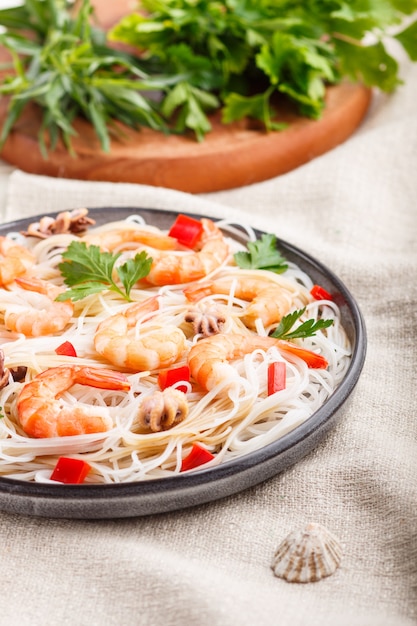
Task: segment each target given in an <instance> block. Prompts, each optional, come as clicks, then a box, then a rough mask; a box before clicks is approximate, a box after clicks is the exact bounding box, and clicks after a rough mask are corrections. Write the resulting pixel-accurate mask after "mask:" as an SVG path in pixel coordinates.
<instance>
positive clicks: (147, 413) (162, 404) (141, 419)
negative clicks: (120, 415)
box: [137, 387, 188, 432]
mask: <svg viewBox="0 0 417 626" xmlns="http://www.w3.org/2000/svg"><path fill="white" fill-rule="evenodd" d="M187 415H188V401H187V398H186V396H185V393H183V392H182V391H179V390H178V389H173V388H172V387H167V389H164V390H163V391H154V392H153V393H152V394H150V395H149V396H146V397H145V398H144V399H143V400H142V402H141V404H140V407H139V411H138V415H137V420H138V423H139V425H140V426H142V427H143V428H148V429H150V430H152V431H153V432H160V431H161V430H168V429H169V428H172V427H173V426H175V425H176V424H179V423H180V422H182V420H183V419H185V418H186V417H187Z"/></svg>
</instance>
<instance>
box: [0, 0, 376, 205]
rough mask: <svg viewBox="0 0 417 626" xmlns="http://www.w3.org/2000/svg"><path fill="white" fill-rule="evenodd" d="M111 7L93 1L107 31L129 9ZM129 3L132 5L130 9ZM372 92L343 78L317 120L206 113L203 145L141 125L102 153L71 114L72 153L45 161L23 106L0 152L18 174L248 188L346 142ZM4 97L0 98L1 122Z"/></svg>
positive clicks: (32, 111)
mask: <svg viewBox="0 0 417 626" xmlns="http://www.w3.org/2000/svg"><path fill="white" fill-rule="evenodd" d="M111 4H113V3H109V2H105V1H104V0H96V2H95V5H96V11H97V14H98V18H99V21H100V23H101V25H103V26H104V27H106V28H108V27H109V26H110V25H111V24H112V23H114V22H115V21H117V20H118V19H119V18H120V17H121V16H122V15H123V14H124V13H126V12H130V11H132V10H134V4H136V3H132V0H123V1H122V2H118V3H117V8H115V9H113V10H112V7H111ZM132 5H133V6H132ZM371 99H372V92H371V90H369V89H367V88H365V87H363V86H362V85H357V84H351V83H343V84H341V85H337V86H332V87H329V88H328V89H327V95H326V107H325V110H324V114H323V116H322V118H321V119H320V120H310V119H307V118H303V117H301V116H299V115H297V114H296V113H295V112H294V111H293V110H291V108H287V109H286V110H284V111H283V112H282V115H280V121H283V122H286V123H287V124H288V127H287V128H286V129H285V130H283V131H279V132H270V133H267V132H265V131H263V130H260V129H259V127H257V126H256V125H255V124H254V123H253V122H251V121H250V120H243V121H241V122H239V123H234V124H230V125H223V124H221V122H220V118H219V115H218V114H216V115H214V116H212V117H211V118H210V121H211V123H212V127H213V129H212V131H211V132H210V133H209V134H208V135H207V136H206V138H205V140H204V141H203V142H200V143H198V142H197V141H196V140H195V139H194V138H193V137H191V136H190V137H185V136H180V137H179V136H165V135H163V134H162V133H158V132H156V131H153V130H150V129H147V128H143V129H141V130H139V131H133V130H131V129H127V128H123V130H124V133H125V136H124V138H123V139H121V140H113V141H112V144H111V150H110V152H109V153H103V152H102V151H101V149H100V145H99V142H98V140H97V138H96V136H95V133H94V131H93V129H92V127H91V125H90V124H89V123H88V122H87V121H85V120H83V119H77V120H76V122H75V124H74V126H75V129H76V131H77V132H78V136H77V137H75V138H74V140H73V146H74V149H75V152H76V157H72V156H70V155H69V154H68V152H67V151H66V149H65V148H64V146H63V145H62V144H60V145H58V147H57V148H56V150H55V151H54V152H51V153H50V154H49V156H48V158H47V159H44V158H43V156H42V155H41V153H40V151H39V148H38V140H37V134H38V130H39V127H40V111H39V110H38V108H37V107H36V106H35V105H30V106H28V107H27V108H26V110H25V111H24V113H23V115H22V117H21V118H20V120H19V121H18V123H17V124H16V126H15V127H14V129H13V130H12V132H11V134H10V136H9V138H8V140H7V142H6V144H5V145H4V148H3V151H2V152H1V155H0V156H1V157H2V158H3V159H4V160H5V161H7V162H9V163H11V164H13V165H15V166H17V167H18V168H20V169H21V170H23V171H25V172H30V173H34V174H42V175H46V176H54V177H61V178H72V179H81V180H95V181H111V182H128V183H140V184H145V185H153V186H158V187H169V188H172V189H177V190H180V191H186V192H190V193H206V192H211V191H219V190H223V189H230V188H234V187H241V186H244V185H250V184H252V183H256V182H260V181H263V180H267V179H269V178H272V177H275V176H278V175H280V174H284V173H286V172H288V171H290V170H293V169H294V168H296V167H299V166H300V165H302V164H304V163H307V162H308V161H310V160H311V159H314V158H316V157H318V156H320V155H322V154H324V153H325V152H327V151H329V150H331V149H333V148H335V147H336V146H337V145H339V144H341V143H342V142H344V141H345V140H347V139H348V138H349V137H350V135H351V134H352V133H353V132H354V131H355V130H356V129H357V127H358V126H359V124H360V123H361V121H362V120H363V118H364V116H365V115H366V112H367V110H368V108H369V105H370V102H371ZM6 108H7V101H6V100H5V99H4V100H2V101H0V124H1V123H2V120H4V116H5V114H6Z"/></svg>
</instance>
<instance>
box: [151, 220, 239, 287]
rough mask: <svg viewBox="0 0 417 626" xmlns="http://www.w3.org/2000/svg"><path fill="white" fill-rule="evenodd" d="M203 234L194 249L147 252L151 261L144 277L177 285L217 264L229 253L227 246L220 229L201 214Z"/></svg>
mask: <svg viewBox="0 0 417 626" xmlns="http://www.w3.org/2000/svg"><path fill="white" fill-rule="evenodd" d="M201 222H202V224H203V235H202V237H201V240H200V249H199V250H198V251H192V252H191V251H190V252H188V251H185V252H184V251H182V252H181V253H172V252H171V253H170V252H159V253H154V252H151V253H150V255H151V256H152V259H153V263H152V266H151V271H150V272H149V274H148V276H147V277H146V281H147V282H148V283H151V284H152V285H160V286H161V285H178V284H181V283H189V282H191V281H193V280H199V279H200V278H204V276H207V275H208V274H210V272H212V271H213V270H215V269H216V268H217V267H219V266H220V265H221V264H222V263H223V262H224V261H225V260H226V259H227V257H228V255H229V246H228V244H227V242H226V240H225V239H224V237H223V234H222V232H221V230H220V229H219V228H218V226H216V224H214V222H212V221H211V220H209V219H206V218H203V219H202V220H201Z"/></svg>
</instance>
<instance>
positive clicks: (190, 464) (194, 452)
mask: <svg viewBox="0 0 417 626" xmlns="http://www.w3.org/2000/svg"><path fill="white" fill-rule="evenodd" d="M214 458H215V457H214V454H212V453H211V452H209V451H208V450H207V449H206V448H203V446H200V444H198V443H194V444H193V447H192V448H191V452H190V453H189V454H188V455H187V456H186V457H184V458H183V460H182V464H181V472H186V471H187V470H190V469H193V468H194V467H199V466H200V465H204V464H205V463H208V462H209V461H211V460H212V459H214Z"/></svg>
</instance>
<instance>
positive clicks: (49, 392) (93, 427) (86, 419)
mask: <svg viewBox="0 0 417 626" xmlns="http://www.w3.org/2000/svg"><path fill="white" fill-rule="evenodd" d="M76 383H78V384H80V385H90V386H91V387H98V388H99V389H114V390H117V391H128V390H129V388H130V384H129V381H128V380H127V378H126V376H125V375H124V374H121V373H119V372H112V371H110V370H106V369H100V368H93V367H84V366H81V365H73V366H66V365H62V366H60V367H52V368H50V369H47V370H45V371H44V372H42V373H41V374H38V375H37V376H35V378H34V379H33V380H32V381H30V382H29V383H26V384H25V385H24V386H23V388H22V390H21V392H20V394H19V397H18V399H17V414H18V417H19V421H20V424H21V426H22V428H23V430H24V431H25V433H26V434H28V435H29V436H30V437H37V438H41V437H66V436H72V435H83V434H87V433H101V432H106V431H108V430H110V428H111V427H112V425H113V422H112V419H111V417H110V415H109V411H108V409H107V407H102V406H100V407H99V406H94V407H93V406H91V407H88V406H81V405H75V406H74V405H71V406H66V405H64V403H63V402H62V401H61V400H59V398H58V396H59V395H60V394H62V393H63V392H64V391H67V390H68V389H70V387H72V386H73V385H75V384H76Z"/></svg>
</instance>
